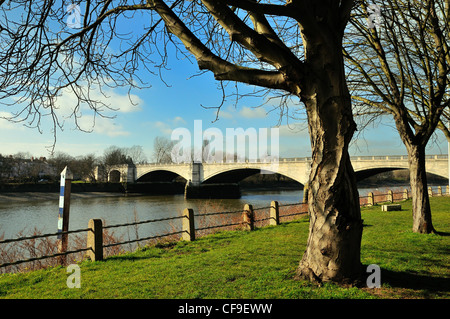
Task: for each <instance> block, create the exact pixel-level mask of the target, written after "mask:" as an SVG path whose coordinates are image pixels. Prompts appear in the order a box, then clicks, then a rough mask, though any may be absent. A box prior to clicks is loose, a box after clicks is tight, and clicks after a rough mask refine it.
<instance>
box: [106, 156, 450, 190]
mask: <svg viewBox="0 0 450 319" xmlns="http://www.w3.org/2000/svg"><path fill="white" fill-rule="evenodd" d="M351 161H352V165H353V169H354V170H355V173H356V178H357V180H358V181H359V180H363V179H364V178H367V177H370V176H372V175H376V174H378V173H382V172H386V171H391V170H397V169H408V157H407V156H358V157H352V158H351ZM310 165H311V158H310V157H306V158H285V159H280V160H279V162H276V163H266V162H233V163H183V164H138V165H117V166H112V167H109V169H108V170H107V172H106V173H107V180H108V181H110V182H122V183H139V182H154V183H157V182H160V183H161V182H171V181H173V180H174V179H175V178H177V177H182V178H183V179H185V180H186V181H187V182H188V183H187V184H188V185H190V186H194V187H198V186H206V185H211V186H212V185H218V184H220V185H222V186H223V185H225V184H236V183H238V182H239V181H241V180H243V179H244V178H246V177H248V176H251V175H253V174H256V173H263V174H264V173H279V174H281V175H284V176H287V177H289V178H291V179H293V180H294V181H297V182H299V183H300V184H302V185H305V184H306V183H307V181H308V178H309V172H310ZM426 171H427V172H428V173H431V174H434V175H438V176H441V177H444V178H448V177H449V163H448V156H447V155H427V157H426Z"/></svg>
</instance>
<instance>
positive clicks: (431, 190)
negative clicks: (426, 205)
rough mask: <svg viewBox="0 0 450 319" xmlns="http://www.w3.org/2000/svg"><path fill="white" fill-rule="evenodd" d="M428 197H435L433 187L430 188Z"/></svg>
mask: <svg viewBox="0 0 450 319" xmlns="http://www.w3.org/2000/svg"><path fill="white" fill-rule="evenodd" d="M428 196H430V197H433V189H432V188H431V186H428Z"/></svg>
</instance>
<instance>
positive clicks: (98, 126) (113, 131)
mask: <svg viewBox="0 0 450 319" xmlns="http://www.w3.org/2000/svg"><path fill="white" fill-rule="evenodd" d="M78 125H79V126H80V128H81V129H82V130H85V131H92V132H93V133H97V134H102V135H107V136H110V137H118V136H128V135H130V132H127V131H125V130H124V129H123V126H122V125H121V124H117V123H115V122H114V120H113V119H109V118H103V117H96V118H95V121H94V116H92V115H83V116H82V117H81V118H80V119H79V120H78Z"/></svg>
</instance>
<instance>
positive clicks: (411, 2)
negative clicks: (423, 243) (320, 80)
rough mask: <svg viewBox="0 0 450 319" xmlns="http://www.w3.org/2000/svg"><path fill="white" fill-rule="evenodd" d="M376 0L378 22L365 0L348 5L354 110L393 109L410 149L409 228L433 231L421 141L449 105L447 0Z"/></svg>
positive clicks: (364, 112)
mask: <svg viewBox="0 0 450 319" xmlns="http://www.w3.org/2000/svg"><path fill="white" fill-rule="evenodd" d="M377 5H378V6H379V7H378V9H379V11H378V14H379V15H380V18H381V19H380V21H378V26H375V25H371V24H370V23H368V17H370V16H372V17H373V15H374V14H375V10H373V11H372V12H368V7H369V6H370V2H368V1H366V0H363V1H359V6H358V7H357V9H356V10H355V11H354V12H353V15H354V18H353V19H351V27H349V31H348V32H347V33H346V40H345V46H344V52H345V57H346V61H347V62H348V66H349V68H350V69H351V72H350V76H349V87H350V89H351V92H352V99H353V100H354V102H355V104H356V105H357V107H356V109H355V112H356V113H357V114H358V115H364V116H365V117H366V120H367V119H369V120H371V119H373V118H374V117H375V116H378V115H382V114H388V115H390V116H392V117H393V119H394V121H395V125H396V128H397V130H398V132H399V135H400V138H401V140H402V141H403V143H404V145H405V146H406V150H407V152H408V157H409V170H410V183H411V190H412V198H413V231H415V232H419V233H430V232H434V227H433V223H432V219H431V210H430V202H429V198H428V192H427V179H426V170H425V148H426V145H427V143H428V141H429V140H430V138H431V136H432V134H433V133H434V132H435V129H436V128H437V127H438V125H439V123H440V122H441V121H442V120H441V117H442V114H443V112H444V110H445V109H446V108H447V109H448V108H449V106H450V53H449V43H450V25H449V21H450V20H449V19H450V14H449V10H450V6H449V1H448V0H427V1H418V0H408V1H403V0H382V1H378V2H377ZM369 22H370V21H369ZM441 126H442V125H441ZM441 128H442V127H441Z"/></svg>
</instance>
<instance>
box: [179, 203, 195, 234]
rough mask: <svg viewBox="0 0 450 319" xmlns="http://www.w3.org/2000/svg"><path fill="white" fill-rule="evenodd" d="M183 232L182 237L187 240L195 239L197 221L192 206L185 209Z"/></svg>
mask: <svg viewBox="0 0 450 319" xmlns="http://www.w3.org/2000/svg"><path fill="white" fill-rule="evenodd" d="M183 216H184V218H183V234H182V235H181V238H182V239H183V240H186V241H194V240H195V221H194V210H193V209H192V208H185V209H184V210H183Z"/></svg>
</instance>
